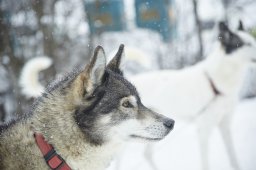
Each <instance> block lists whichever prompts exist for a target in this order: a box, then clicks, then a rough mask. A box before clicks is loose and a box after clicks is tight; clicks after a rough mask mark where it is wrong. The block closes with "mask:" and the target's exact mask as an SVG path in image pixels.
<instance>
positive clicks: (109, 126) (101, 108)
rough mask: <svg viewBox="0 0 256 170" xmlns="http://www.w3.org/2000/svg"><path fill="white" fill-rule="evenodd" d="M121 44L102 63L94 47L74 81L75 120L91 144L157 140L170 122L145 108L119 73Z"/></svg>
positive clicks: (170, 126)
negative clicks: (110, 56) (114, 53)
mask: <svg viewBox="0 0 256 170" xmlns="http://www.w3.org/2000/svg"><path fill="white" fill-rule="evenodd" d="M123 60H124V45H120V47H119V50H118V52H117V54H116V55H115V57H114V58H113V59H112V60H111V61H110V62H109V63H108V65H106V57H105V53H104V50H103V48H102V47H100V46H98V47H97V48H96V49H95V51H94V55H93V57H92V59H91V61H90V63H89V64H88V65H87V67H86V68H85V69H84V70H83V71H82V72H81V73H80V74H79V75H78V76H77V77H76V79H75V80H74V83H73V85H72V86H74V87H73V89H74V90H73V93H74V96H75V98H76V100H77V105H78V106H77V109H76V111H75V113H74V118H75V121H76V123H77V125H78V127H79V128H80V129H81V131H82V132H83V133H84V135H85V136H86V138H87V139H89V140H90V142H91V143H93V144H102V143H104V142H108V141H111V140H130V139H131V140H138V139H139V140H145V141H157V140H161V139H162V138H164V137H165V136H166V135H167V134H168V133H169V132H170V131H171V130H172V129H173V126H174V121H173V120H172V119H169V118H167V117H165V116H163V115H160V114H158V113H156V112H154V111H152V110H150V109H149V108H147V107H145V106H144V105H143V104H142V102H141V100H140V97H139V94H138V92H137V90H136V88H135V87H134V86H133V85H132V84H131V83H130V82H129V81H128V80H127V79H125V77H124V76H123V73H122V69H121V68H120V66H121V65H122V62H123Z"/></svg>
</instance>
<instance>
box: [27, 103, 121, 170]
mask: <svg viewBox="0 0 256 170" xmlns="http://www.w3.org/2000/svg"><path fill="white" fill-rule="evenodd" d="M43 107H44V108H42V107H40V106H39V107H38V109H36V112H37V113H36V114H35V115H34V116H33V118H32V119H31V122H33V124H34V129H35V131H36V132H38V133H42V134H43V136H44V137H45V139H46V141H47V142H48V143H50V144H52V145H53V147H54V148H55V150H56V152H57V153H58V154H59V155H61V156H62V157H63V158H64V159H65V161H66V162H67V163H68V165H69V166H70V167H71V168H72V169H80V168H81V167H82V168H83V169H86V170H87V169H88V170H91V169H94V170H102V169H105V168H106V167H107V166H108V164H110V161H111V160H112V158H113V157H114V156H115V154H116V153H117V152H118V150H119V149H120V148H121V146H122V143H121V142H118V143H113V142H106V143H103V144H102V145H94V144H92V143H90V142H89V140H88V139H86V137H85V135H84V134H83V132H82V131H81V130H80V129H79V127H78V126H77V125H76V122H75V120H74V118H73V114H72V111H70V113H67V112H66V113H64V112H63V113H62V112H57V110H60V109H57V108H56V107H57V106H56V107H49V106H47V104H45V103H44V105H43ZM63 107H65V106H63ZM66 107H67V106H66ZM45 108H47V109H48V111H47V113H48V114H47V115H46V114H44V112H43V111H44V110H45ZM49 109H50V110H49ZM49 113H50V114H49ZM118 146H120V147H118ZM87 167H88V168H87Z"/></svg>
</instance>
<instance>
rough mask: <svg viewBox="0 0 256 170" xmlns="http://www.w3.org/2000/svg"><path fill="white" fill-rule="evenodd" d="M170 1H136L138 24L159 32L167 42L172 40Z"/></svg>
mask: <svg viewBox="0 0 256 170" xmlns="http://www.w3.org/2000/svg"><path fill="white" fill-rule="evenodd" d="M170 6H171V1H170V0H135V10H136V24H137V26H138V27H141V28H149V29H152V30H155V31H158V32H159V33H160V34H161V35H162V36H163V39H164V40H165V41H169V40H170V39H171V31H172V30H171V25H170V16H169V11H170Z"/></svg>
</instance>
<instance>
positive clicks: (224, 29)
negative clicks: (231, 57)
mask: <svg viewBox="0 0 256 170" xmlns="http://www.w3.org/2000/svg"><path fill="white" fill-rule="evenodd" d="M232 34H233V33H232V32H231V31H230V30H229V28H228V26H227V25H226V24H225V23H224V22H220V23H219V40H220V42H221V43H222V45H224V46H225V45H227V44H228V43H229V41H230V39H231V36H232Z"/></svg>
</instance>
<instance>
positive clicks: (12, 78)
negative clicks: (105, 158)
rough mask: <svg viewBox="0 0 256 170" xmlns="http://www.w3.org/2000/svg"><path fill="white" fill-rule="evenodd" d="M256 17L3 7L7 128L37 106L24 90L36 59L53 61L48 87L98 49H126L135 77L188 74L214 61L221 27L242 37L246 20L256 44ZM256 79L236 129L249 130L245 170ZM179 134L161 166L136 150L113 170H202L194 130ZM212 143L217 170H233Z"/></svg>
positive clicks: (147, 4) (249, 168)
mask: <svg viewBox="0 0 256 170" xmlns="http://www.w3.org/2000/svg"><path fill="white" fill-rule="evenodd" d="M255 10H256V1H255V0H0V122H2V123H3V122H8V121H9V120H10V119H12V118H14V117H17V116H19V115H21V114H22V113H25V112H26V111H27V110H28V109H29V105H30V104H31V103H32V102H33V98H28V97H25V95H24V94H22V91H21V87H20V85H19V79H20V73H21V70H22V68H23V67H24V65H25V64H26V63H27V62H28V61H30V60H31V59H32V58H35V57H40V56H47V57H49V58H51V59H52V61H53V64H52V65H51V66H50V67H49V68H47V69H45V70H42V71H40V73H39V81H40V82H41V84H42V85H44V86H46V85H47V84H48V83H49V82H51V81H52V80H54V79H55V78H57V77H58V76H59V75H61V74H63V73H65V72H67V71H70V70H71V69H72V68H73V67H75V66H77V65H81V64H84V65H85V64H86V63H87V62H88V60H89V59H90V56H91V53H92V51H93V49H94V48H95V46H96V45H102V46H103V47H104V49H105V51H106V54H107V56H110V57H112V56H113V55H114V53H115V52H116V50H117V48H118V46H119V44H121V43H123V44H125V48H126V53H127V54H126V55H127V62H126V67H125V69H126V70H125V72H126V74H127V76H128V77H132V76H134V75H137V74H140V73H142V72H148V71H152V70H162V69H182V68H184V67H187V66H191V65H194V64H196V63H198V62H200V61H201V60H203V59H204V58H205V57H206V56H207V55H208V54H209V53H210V51H211V49H212V48H213V46H214V44H215V42H216V41H217V40H218V29H217V27H218V22H219V21H225V22H226V23H228V25H229V27H230V28H231V29H236V28H237V27H238V23H239V20H242V21H243V24H244V27H245V29H246V31H247V32H248V33H250V34H251V35H252V36H255V37H256V17H255ZM255 55H256V54H255ZM252 75H256V74H252ZM255 79H256V77H254V76H251V77H250V78H249V80H248V82H247V83H246V85H245V87H244V89H242V91H243V92H242V94H241V102H240V104H239V105H238V106H237V108H236V111H235V112H236V117H235V119H234V122H233V124H232V126H234V127H236V126H239V127H241V126H243V128H239V130H236V131H235V135H234V136H233V138H234V140H235V141H236V142H235V145H236V149H237V150H236V151H237V155H238V160H239V163H240V166H241V169H242V170H255V169H256V162H255V161H254V158H256V147H253V146H254V145H255V142H256V137H253V136H256V135H255V134H256V125H255V122H256V115H255V114H256V99H255V96H256V83H255V82H256V81H254V80H255ZM177 127H178V128H177V129H175V131H176V132H175V133H174V134H172V135H170V136H169V137H168V138H167V139H166V140H164V141H161V142H160V143H159V144H158V145H157V146H155V147H154V150H153V151H152V152H153V162H155V163H154V164H152V163H149V161H148V160H147V156H146V157H145V146H144V145H140V144H135V145H131V146H129V149H127V151H126V152H124V153H123V154H122V156H121V157H120V159H118V160H116V161H115V162H114V163H112V164H111V167H110V169H120V170H125V169H127V170H128V169H134V170H137V169H138V170H139V169H143V170H147V169H159V170H170V169H175V170H185V169H195V170H197V169H200V168H201V163H200V161H201V159H200V155H199V151H198V150H199V146H198V142H197V138H196V135H195V133H196V132H195V127H194V126H193V124H186V123H182V122H181V123H178V125H177ZM179 127H180V128H179ZM210 141H211V142H210V158H209V159H210V167H211V169H223V170H228V169H232V166H231V165H230V163H229V161H228V158H227V155H226V151H225V147H224V145H223V143H222V141H221V138H220V136H219V134H218V132H217V130H216V131H214V132H213V135H212V137H211V140H210ZM146 155H147V154H146Z"/></svg>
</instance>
